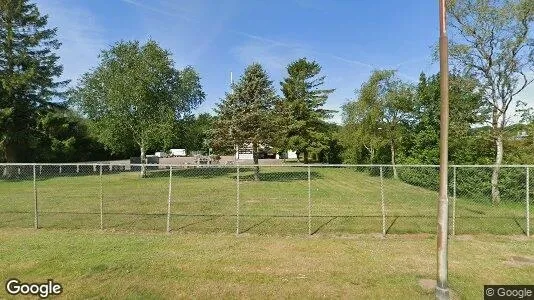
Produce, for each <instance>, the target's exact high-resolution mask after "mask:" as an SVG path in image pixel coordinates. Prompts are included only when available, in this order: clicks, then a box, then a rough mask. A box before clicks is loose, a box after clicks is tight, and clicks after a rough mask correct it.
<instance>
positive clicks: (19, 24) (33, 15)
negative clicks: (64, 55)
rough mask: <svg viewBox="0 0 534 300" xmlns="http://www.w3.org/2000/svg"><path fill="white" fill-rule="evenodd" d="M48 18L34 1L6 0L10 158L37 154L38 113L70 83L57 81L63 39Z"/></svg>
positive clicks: (1, 134) (0, 79)
mask: <svg viewBox="0 0 534 300" xmlns="http://www.w3.org/2000/svg"><path fill="white" fill-rule="evenodd" d="M47 23H48V17H47V16H42V15H41V14H40V13H39V10H38V8H37V6H36V5H35V4H32V3H30V2H29V1H26V0H0V37H2V38H1V41H0V148H2V151H3V153H4V157H5V160H6V161H7V162H24V161H30V160H32V157H31V156H30V155H29V153H30V152H31V151H29V150H30V149H35V148H36V147H37V143H36V142H35V140H36V138H37V136H38V131H37V130H36V128H37V119H38V113H39V111H40V109H43V108H46V107H48V106H50V100H51V98H52V97H53V96H60V92H59V90H60V89H61V88H62V87H63V86H64V85H65V84H66V83H67V82H59V81H56V79H57V78H58V77H59V76H60V75H61V73H62V71H63V68H62V66H61V65H59V57H58V56H57V55H56V54H55V51H56V50H58V49H59V46H60V43H59V42H58V41H57V40H56V29H55V28H47ZM4 175H5V174H4Z"/></svg>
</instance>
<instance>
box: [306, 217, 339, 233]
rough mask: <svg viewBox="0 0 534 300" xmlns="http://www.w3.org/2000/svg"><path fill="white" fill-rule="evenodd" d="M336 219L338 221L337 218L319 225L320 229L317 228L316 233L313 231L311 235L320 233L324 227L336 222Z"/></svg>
mask: <svg viewBox="0 0 534 300" xmlns="http://www.w3.org/2000/svg"><path fill="white" fill-rule="evenodd" d="M335 219H337V217H332V218H330V219H329V220H328V221H326V222H324V223H323V224H321V225H319V227H317V229H315V231H313V232H312V233H311V235H314V234H316V233H317V232H319V230H321V229H323V227H325V226H326V225H328V224H329V223H331V222H332V221H334V220H335Z"/></svg>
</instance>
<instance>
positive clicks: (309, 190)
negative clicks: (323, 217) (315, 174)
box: [308, 166, 312, 235]
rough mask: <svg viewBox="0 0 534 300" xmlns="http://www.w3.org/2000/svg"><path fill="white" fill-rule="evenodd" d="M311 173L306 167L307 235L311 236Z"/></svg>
mask: <svg viewBox="0 0 534 300" xmlns="http://www.w3.org/2000/svg"><path fill="white" fill-rule="evenodd" d="M311 204H312V203H311V171H310V166H308V235H311Z"/></svg>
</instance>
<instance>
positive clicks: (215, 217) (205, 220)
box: [171, 216, 222, 231]
mask: <svg viewBox="0 0 534 300" xmlns="http://www.w3.org/2000/svg"><path fill="white" fill-rule="evenodd" d="M221 217H222V216H210V217H209V218H206V219H204V220H200V221H195V222H191V223H188V224H186V225H183V226H180V227H178V228H176V230H180V229H184V228H187V227H189V226H193V225H197V224H201V223H206V222H209V221H213V220H215V219H219V218H221ZM171 231H174V229H172V230H171Z"/></svg>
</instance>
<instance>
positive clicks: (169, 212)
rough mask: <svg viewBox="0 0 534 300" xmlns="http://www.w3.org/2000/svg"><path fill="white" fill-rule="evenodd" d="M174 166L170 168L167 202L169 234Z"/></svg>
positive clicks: (168, 228) (168, 230) (169, 228)
mask: <svg viewBox="0 0 534 300" xmlns="http://www.w3.org/2000/svg"><path fill="white" fill-rule="evenodd" d="M171 197H172V166H170V168H169V198H168V200H167V232H171Z"/></svg>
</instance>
